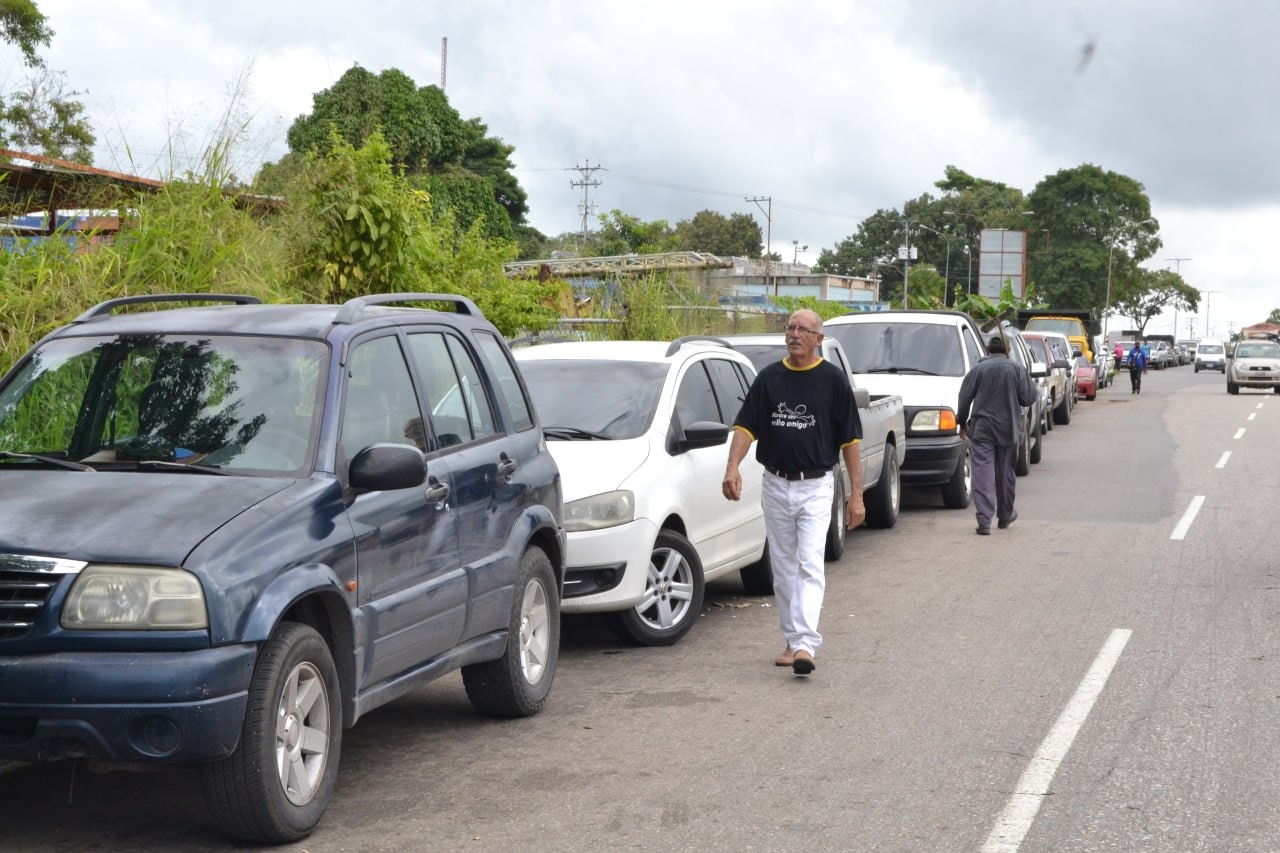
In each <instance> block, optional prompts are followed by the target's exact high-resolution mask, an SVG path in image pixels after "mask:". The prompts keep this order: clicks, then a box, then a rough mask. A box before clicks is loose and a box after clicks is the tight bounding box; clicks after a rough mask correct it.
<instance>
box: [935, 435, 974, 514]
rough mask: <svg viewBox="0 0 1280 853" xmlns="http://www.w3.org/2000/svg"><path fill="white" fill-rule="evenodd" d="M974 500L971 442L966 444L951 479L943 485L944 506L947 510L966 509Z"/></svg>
mask: <svg viewBox="0 0 1280 853" xmlns="http://www.w3.org/2000/svg"><path fill="white" fill-rule="evenodd" d="M971 500H973V457H972V456H971V455H970V453H969V442H967V441H966V442H965V443H964V450H963V451H962V454H961V456H960V461H959V462H957V463H956V470H955V471H954V472H952V474H951V479H950V480H948V481H947V482H946V483H944V484H943V485H942V505H943V506H945V507H946V508H947V509H964V508H965V507H967V506H968V505H969V501H971Z"/></svg>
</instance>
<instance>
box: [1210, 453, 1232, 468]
mask: <svg viewBox="0 0 1280 853" xmlns="http://www.w3.org/2000/svg"><path fill="white" fill-rule="evenodd" d="M1230 458H1231V451H1230V450H1228V451H1226V452H1225V453H1223V454H1222V458H1220V459H1219V460H1218V464H1217V465H1214V466H1213V467H1214V468H1226V467H1227V460H1228V459H1230Z"/></svg>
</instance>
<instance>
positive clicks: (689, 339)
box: [667, 335, 733, 357]
mask: <svg viewBox="0 0 1280 853" xmlns="http://www.w3.org/2000/svg"><path fill="white" fill-rule="evenodd" d="M698 341H702V342H704V343H709V344H719V345H720V346H722V347H728V348H729V349H733V344H731V343H729V342H728V341H726V340H725V339H724V338H716V337H712V336H711V335H685V336H684V337H683V338H676V339H675V340H674V341H672V342H671V346H669V347H667V356H668V357H670V356H673V355H675V354H676V352H677V351H679V349H680V347H682V346H684V345H685V344H692V343H696V342H698Z"/></svg>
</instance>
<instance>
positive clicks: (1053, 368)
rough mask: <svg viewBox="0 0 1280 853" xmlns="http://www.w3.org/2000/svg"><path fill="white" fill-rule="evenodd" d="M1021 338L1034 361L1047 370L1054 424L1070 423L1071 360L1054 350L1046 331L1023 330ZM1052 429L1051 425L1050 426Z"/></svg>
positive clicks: (1050, 406)
mask: <svg viewBox="0 0 1280 853" xmlns="http://www.w3.org/2000/svg"><path fill="white" fill-rule="evenodd" d="M1022 338H1023V340H1025V341H1026V342H1027V346H1028V347H1030V348H1031V353H1032V357H1033V360H1034V361H1037V362H1040V363H1042V364H1044V365H1046V368H1047V370H1048V371H1049V376H1048V380H1049V410H1050V412H1051V413H1052V414H1051V415H1050V416H1051V417H1052V418H1053V423H1054V424H1069V423H1071V394H1072V386H1073V379H1072V377H1071V375H1070V365H1071V362H1069V361H1067V359H1066V358H1065V357H1063V356H1061V355H1059V354H1058V353H1056V352H1054V349H1053V344H1052V343H1051V342H1050V339H1049V337H1048V333H1046V332H1023V333H1022ZM1050 428H1051V429H1052V427H1050Z"/></svg>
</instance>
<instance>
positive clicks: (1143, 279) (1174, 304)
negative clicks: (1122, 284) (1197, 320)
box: [1116, 269, 1200, 335]
mask: <svg viewBox="0 0 1280 853" xmlns="http://www.w3.org/2000/svg"><path fill="white" fill-rule="evenodd" d="M1135 279H1136V282H1135V284H1134V285H1133V286H1132V287H1131V288H1130V289H1129V292H1128V293H1127V294H1126V295H1125V296H1124V298H1122V299H1121V300H1120V301H1118V302H1117V303H1116V311H1117V312H1118V313H1119V314H1122V315H1123V316H1126V317H1131V318H1133V322H1134V324H1135V325H1136V326H1137V327H1138V333H1139V334H1140V335H1145V334H1146V328H1147V323H1149V322H1151V320H1152V319H1153V318H1154V317H1157V316H1159V314H1160V313H1161V312H1162V311H1164V310H1165V309H1166V308H1175V309H1177V310H1179V311H1195V310H1196V309H1197V307H1198V306H1199V304H1200V293H1199V292H1198V291H1197V290H1196V289H1195V288H1194V287H1192V286H1191V285H1189V284H1187V283H1186V282H1185V281H1183V280H1182V276H1180V275H1178V274H1177V273H1176V272H1173V271H1172V270H1148V269H1139V270H1138V272H1137V274H1136V276H1135Z"/></svg>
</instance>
